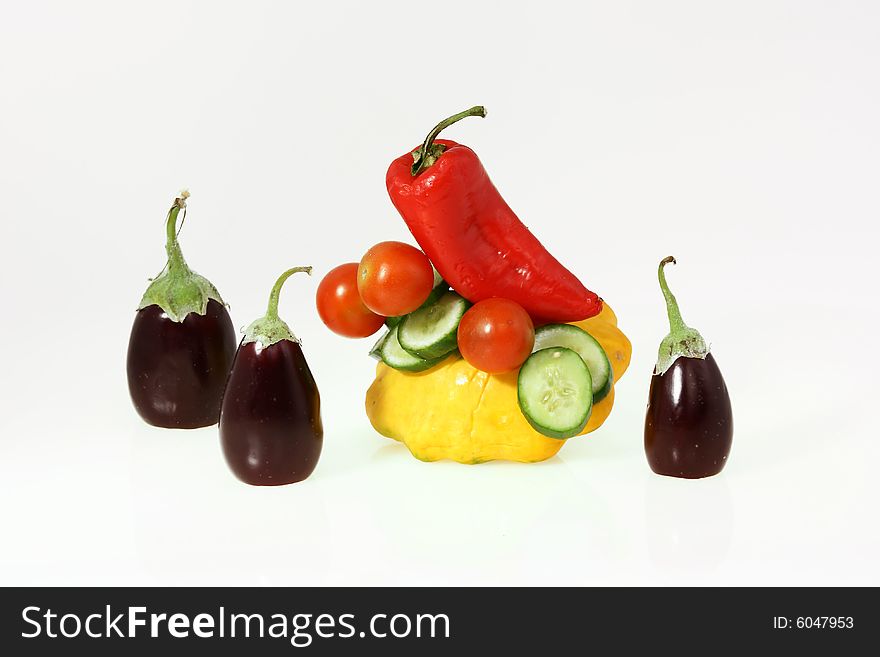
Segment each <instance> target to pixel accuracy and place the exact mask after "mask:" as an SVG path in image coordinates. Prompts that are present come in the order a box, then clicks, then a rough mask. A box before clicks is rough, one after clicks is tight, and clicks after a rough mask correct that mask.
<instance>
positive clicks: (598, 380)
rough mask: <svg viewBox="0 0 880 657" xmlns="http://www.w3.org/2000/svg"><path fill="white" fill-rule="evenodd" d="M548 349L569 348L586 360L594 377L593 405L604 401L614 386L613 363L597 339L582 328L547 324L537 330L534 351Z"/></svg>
mask: <svg viewBox="0 0 880 657" xmlns="http://www.w3.org/2000/svg"><path fill="white" fill-rule="evenodd" d="M548 347H567V348H568V349H571V350H572V351H575V352H577V354H578V355H579V356H580V357H581V358H583V359H584V362H585V363H586V364H587V367H588V368H589V369H590V376H591V377H593V403H594V404H595V403H597V402H599V401H601V400H602V399H604V398H605V397H606V396H607V395H608V393H609V392H611V386H612V385H613V384H614V370H612V369H611V361H609V360H608V355H607V354H606V353H605V350H604V349H602V345H600V344H599V343H598V342H597V341H596V338H594V337H593V336H592V335H590V334H589V333H587V332H586V331H585V330H583V329H582V328H580V327H577V326H572V325H571V324H547V325H546V326H542V327H540V328H537V329H535V346H534V348H533V349H532V351H538V350H540V349H546V348H548Z"/></svg>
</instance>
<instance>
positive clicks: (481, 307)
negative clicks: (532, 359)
mask: <svg viewBox="0 0 880 657" xmlns="http://www.w3.org/2000/svg"><path fill="white" fill-rule="evenodd" d="M534 346H535V326H534V325H533V324H532V318H531V317H529V314H528V313H527V312H526V311H525V309H524V308H523V307H522V306H521V305H519V304H518V303H516V302H515V301H511V300H509V299H485V300H483V301H480V302H478V303H475V304H474V305H473V306H472V307H471V308H470V309H469V310H468V311H467V312H466V313H465V314H464V317H462V318H461V323H460V324H459V325H458V348H459V350H460V351H461V355H462V356H464V358H465V360H466V361H467V362H468V363H470V364H471V365H473V366H474V367H476V368H477V369H478V370H482V371H483V372H488V373H489V374H500V373H501V372H509V371H511V370H515V369H516V368H517V367H519V366H520V365H522V364H523V363H524V362H525V360H526V358H528V357H529V354H531V353H532V347H534Z"/></svg>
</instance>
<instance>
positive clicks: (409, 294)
mask: <svg viewBox="0 0 880 657" xmlns="http://www.w3.org/2000/svg"><path fill="white" fill-rule="evenodd" d="M357 284H358V290H359V291H360V293H361V299H363V300H364V304H365V305H366V306H367V308H369V309H370V310H372V311H373V312H374V313H379V314H380V315H384V316H386V317H394V316H397V315H406V314H407V313H411V312H412V311H413V310H415V309H416V308H418V307H419V306H421V305H422V304H423V303H424V302H425V299H427V298H428V295H429V294H430V293H431V290H432V289H433V287H434V269H433V268H432V267H431V261H430V260H428V256H426V255H425V254H424V253H422V252H421V251H419V250H418V249H417V248H415V247H414V246H410V245H409V244H404V243H403V242H380V243H379V244H377V245H376V246H374V247H372V248H371V249H370V250H369V251H367V253H366V255H364V257H363V259H362V260H361V264H360V266H358V271H357Z"/></svg>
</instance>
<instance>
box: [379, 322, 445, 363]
mask: <svg viewBox="0 0 880 657" xmlns="http://www.w3.org/2000/svg"><path fill="white" fill-rule="evenodd" d="M399 330H400V325H399V324H398V325H397V326H395V327H394V328H393V329H391V330H389V331H388V335H386V336H385V338H384V340H383V341H382V344H381V345H378V350H379V356H381V358H382V362H383V363H385V364H386V365H387V366H388V367H393V368H394V369H396V370H403V371H405V372H421V371H423V370H427V369H429V368H431V367H434V365H436V364H437V363H439V362H440V361H441V360H443V358H442V357H440V358H430V359H426V358H419V357H418V356H413V355H412V354H411V353H409V352H408V351H406V350H405V349H404V348H403V347H401V346H400V342H398V339H397V332H398V331H399Z"/></svg>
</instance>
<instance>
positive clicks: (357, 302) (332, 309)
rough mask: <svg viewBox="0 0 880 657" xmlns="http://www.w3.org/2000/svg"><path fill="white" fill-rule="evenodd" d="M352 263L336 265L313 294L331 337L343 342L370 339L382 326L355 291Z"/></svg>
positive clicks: (380, 317)
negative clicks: (335, 334)
mask: <svg viewBox="0 0 880 657" xmlns="http://www.w3.org/2000/svg"><path fill="white" fill-rule="evenodd" d="M357 269H358V264H357V263H356V262H348V263H346V264H344V265H339V266H338V267H336V268H335V269H331V270H330V272H329V273H328V274H327V275H326V276H325V277H324V279H323V280H322V281H321V283H320V285H318V291H317V293H316V294H315V302H316V304H317V306H318V315H320V316H321V321H323V322H324V324H326V325H327V328H329V329H330V330H331V331H333V332H334V333H338V334H339V335H343V336H345V337H346V338H365V337H367V336H368V335H373V333H375V332H376V331H378V330H379V328H380V327H381V326H382V325H383V324H384V323H385V318H384V317H382V316H381V315H377V314H376V313H374V312H372V311H371V310H370V309H369V308H367V307H366V306H365V305H364V302H363V301H361V297H360V295H359V294H358V289H357Z"/></svg>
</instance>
